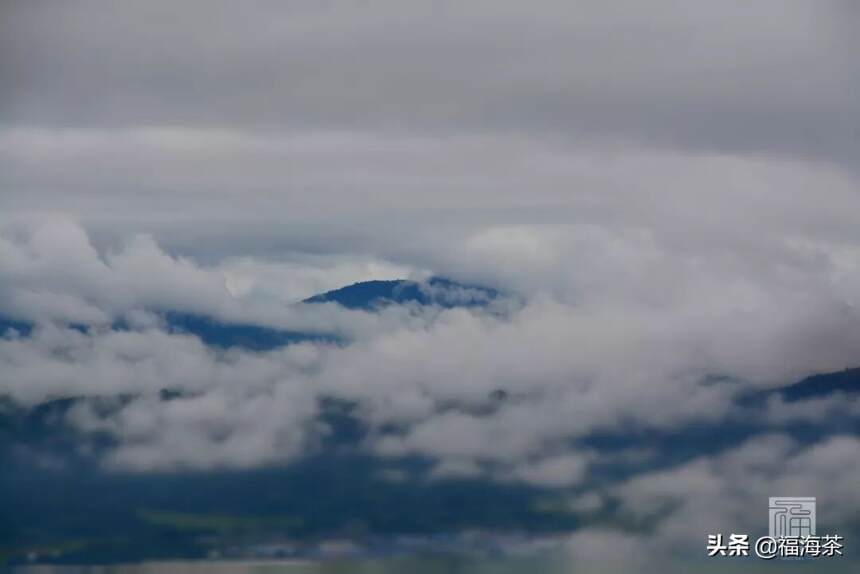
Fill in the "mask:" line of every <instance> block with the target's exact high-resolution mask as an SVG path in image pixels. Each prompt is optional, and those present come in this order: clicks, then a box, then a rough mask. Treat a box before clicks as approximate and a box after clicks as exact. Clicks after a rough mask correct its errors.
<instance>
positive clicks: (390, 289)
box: [303, 277, 499, 311]
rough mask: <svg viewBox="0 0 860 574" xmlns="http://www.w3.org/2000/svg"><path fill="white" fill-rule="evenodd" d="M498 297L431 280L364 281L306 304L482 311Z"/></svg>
mask: <svg viewBox="0 0 860 574" xmlns="http://www.w3.org/2000/svg"><path fill="white" fill-rule="evenodd" d="M498 297H499V292H498V291H496V290H495V289H490V288H488V287H481V286H477V285H465V284H462V283H458V282H456V281H452V280H451V279H446V278H444V277H431V278H430V279H428V280H426V281H420V282H419V281H411V280H408V279H394V280H391V281H362V282H359V283H354V284H352V285H348V286H346V287H341V288H340V289H335V290H333V291H327V292H325V293H322V294H320V295H314V296H313V297H310V298H308V299H305V300H304V301H303V302H304V303H337V304H339V305H341V306H342V307H346V308H347V309H360V310H364V311H373V310H376V309H379V308H382V307H385V306H387V305H407V304H416V305H436V306H439V307H444V308H446V309H450V308H452V307H481V306H484V305H487V304H488V303H490V302H492V301H493V300H494V299H497V298H498Z"/></svg>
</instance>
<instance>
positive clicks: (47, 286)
mask: <svg viewBox="0 0 860 574" xmlns="http://www.w3.org/2000/svg"><path fill="white" fill-rule="evenodd" d="M504 232H505V230H504V229H497V230H491V231H487V232H482V233H481V234H479V235H477V236H475V238H474V240H467V241H466V245H467V246H472V245H478V246H479V252H480V253H482V258H483V259H485V260H486V259H487V257H486V255H487V253H488V251H487V250H497V251H498V252H499V253H503V252H505V251H506V250H507V246H508V245H509V244H508V243H507V242H506V236H505V234H504ZM2 237H4V238H5V239H4V242H3V244H2V245H3V246H4V253H5V254H6V255H5V257H4V258H3V259H2V260H0V264H2V265H3V266H4V268H5V269H8V270H9V271H8V272H6V273H5V274H4V276H5V277H6V280H5V281H4V290H5V292H6V293H9V294H11V295H12V297H8V298H4V302H5V303H6V304H7V305H8V306H7V307H4V309H6V312H13V313H17V315H15V316H16V317H19V318H31V319H32V318H36V319H41V320H46V319H54V320H57V319H60V320H63V319H64V320H66V321H69V320H80V319H81V318H82V317H83V316H84V315H85V314H86V312H89V311H90V310H93V312H95V313H96V314H97V317H96V319H97V320H95V321H93V322H90V323H89V324H90V325H92V326H91V327H90V328H88V329H86V330H83V331H81V330H79V329H75V328H69V327H66V326H64V325H63V323H62V322H60V323H58V324H53V323H52V322H51V321H46V322H44V323H42V325H41V326H40V327H39V328H37V329H36V330H35V331H34V333H33V334H32V335H31V336H30V337H7V338H5V339H3V340H0V363H1V364H2V366H3V371H4V390H5V391H6V393H9V394H11V396H12V397H13V398H15V399H16V400H18V401H22V402H25V403H30V404H32V403H38V402H39V401H41V400H44V399H45V398H47V397H59V396H104V395H110V394H130V395H134V396H138V397H139V399H135V400H133V401H132V403H131V404H130V405H129V406H127V407H125V408H123V409H120V410H119V411H117V412H116V413H113V414H111V415H110V417H109V418H111V420H109V421H106V422H105V424H106V425H107V426H106V427H105V428H106V429H108V431H109V432H111V433H112V434H113V435H114V436H115V437H116V438H117V439H118V445H119V446H118V450H117V451H116V452H115V453H114V454H113V455H112V457H111V459H110V460H111V461H112V462H111V464H112V465H115V466H122V465H123V464H124V465H126V466H128V467H136V468H138V469H144V468H171V467H183V466H187V467H193V466H195V465H200V466H202V467H206V468H208V467H212V466H217V465H219V464H222V465H227V466H233V465H240V466H247V465H251V464H254V463H256V464H269V463H273V462H276V461H287V460H290V459H292V458H294V457H296V456H300V455H301V454H303V453H304V452H308V450H307V449H312V448H313V445H314V444H315V442H316V441H318V440H319V438H320V437H321V436H322V435H323V433H324V431H323V430H321V429H320V428H319V426H315V423H314V420H315V417H317V415H318V414H319V413H318V412H317V409H316V407H313V408H311V407H310V406H307V405H316V404H317V402H318V401H319V400H321V399H323V398H326V397H331V398H337V399H342V400H346V401H348V402H350V403H353V404H355V405H356V408H355V410H354V413H353V414H354V416H357V417H359V418H360V420H361V422H362V423H363V424H364V425H365V426H366V427H367V429H368V432H369V434H368V436H367V437H366V438H365V439H364V442H363V444H362V445H361V446H362V448H364V449H366V450H367V451H368V452H371V453H374V454H376V455H378V456H383V457H402V456H409V455H419V456H423V457H426V458H428V459H429V460H431V461H434V462H435V463H436V465H437V468H436V470H435V471H433V472H434V473H435V474H436V475H437V476H445V475H451V474H452V473H454V474H458V473H459V474H462V473H464V472H465V473H467V474H474V472H476V471H478V472H480V473H482V474H484V475H486V476H489V477H492V478H495V479H498V480H505V481H509V480H515V481H525V482H529V483H532V484H538V485H545V486H551V485H552V486H562V485H575V484H579V483H582V482H583V481H584V480H586V479H587V473H588V469H589V468H591V467H592V465H593V464H594V463H595V461H600V460H602V457H600V456H595V455H596V453H595V452H593V451H592V449H591V448H588V447H573V446H571V445H573V444H575V443H577V442H582V441H585V440H586V439H588V437H590V436H592V435H594V434H600V433H604V434H618V433H620V434H624V433H626V432H631V431H635V430H637V429H638V430H659V431H665V432H683V429H684V428H685V427H686V426H689V425H696V424H717V423H720V422H721V421H726V420H730V419H731V417H732V416H733V415H734V411H735V409H736V406H735V403H734V400H735V398H736V397H737V396H738V395H739V394H741V393H744V392H747V391H750V390H756V389H767V388H772V387H775V386H781V385H786V384H789V383H792V382H794V381H796V380H799V379H800V378H803V377H804V376H807V375H809V374H812V373H816V372H826V371H833V370H838V369H841V368H844V367H847V366H851V365H854V364H856V362H857V360H858V359H857V355H856V349H857V348H858V345H857V343H858V340H860V330H858V326H857V325H858V324H860V323H858V322H857V320H856V312H855V311H854V309H853V307H852V306H851V305H850V304H849V302H847V301H845V299H844V296H845V295H846V292H845V291H844V290H842V289H841V287H840V286H841V282H842V281H844V280H846V278H849V277H850V276H851V274H852V273H854V272H855V271H854V270H853V269H852V268H850V267H848V266H846V264H845V260H844V258H839V259H838V260H837V259H833V260H830V259H828V258H826V257H823V256H822V253H821V252H820V251H814V252H813V253H812V254H810V252H809V250H808V246H803V247H802V248H796V249H795V248H793V247H792V246H791V245H790V244H783V245H780V246H779V248H778V249H776V248H774V249H773V250H772V252H771V254H772V255H774V256H776V255H780V256H781V257H779V258H776V259H773V260H770V261H767V260H762V261H760V262H759V264H761V265H765V266H764V267H758V268H756V269H755V272H751V270H752V269H753V268H752V267H751V266H750V265H749V264H748V263H747V262H745V261H744V260H742V259H740V258H739V257H738V256H737V255H735V254H732V255H731V256H726V257H724V258H718V257H717V258H714V259H713V260H710V261H709V265H704V264H702V263H701V261H700V259H699V257H700V256H699V255H697V254H696V253H690V252H688V251H687V250H686V249H679V248H677V247H676V246H675V245H673V244H671V243H669V244H667V243H665V242H662V241H658V240H657V239H656V238H655V236H654V234H651V233H646V232H637V233H633V232H625V233H613V232H612V231H610V230H608V229H605V228H600V227H595V226H564V227H558V226H557V227H551V228H543V227H537V228H534V227H520V228H519V229H517V230H516V233H515V234H514V235H513V237H515V238H523V237H528V238H531V240H532V241H533V242H534V243H535V244H537V245H541V246H542V247H541V249H540V251H541V252H542V253H545V254H547V257H549V258H552V259H553V260H555V261H556V262H558V263H560V262H561V261H562V260H564V259H566V258H570V260H572V261H578V262H580V263H581V265H580V266H579V267H578V268H574V269H571V270H567V269H563V268H561V267H559V266H558V265H550V264H548V263H546V264H544V263H541V265H542V267H541V268H540V269H539V274H538V277H537V280H538V281H537V282H534V283H531V284H528V283H523V284H521V285H522V287H523V289H522V291H521V292H522V293H524V294H525V298H519V297H517V298H515V299H514V300H512V301H511V302H510V304H509V305H508V306H507V308H505V309H504V311H503V312H501V313H500V312H499V309H497V308H494V309H492V310H486V311H485V310H481V309H480V308H470V309H458V308H454V309H447V310H445V309H432V308H428V309H416V308H411V307H397V306H395V307H392V308H389V309H385V310H383V311H381V312H379V313H365V312H360V311H347V310H344V309H339V308H337V306H332V305H313V306H307V305H295V304H290V301H294V300H295V298H294V297H291V296H289V295H288V294H287V293H286V292H285V291H284V289H287V290H289V289H290V288H289V286H288V285H280V283H279V281H278V279H279V278H281V277H286V276H292V277H294V278H295V279H293V281H294V283H295V285H297V286H298V287H297V289H298V292H301V290H302V287H301V286H302V285H303V284H304V283H303V282H304V281H311V282H312V283H314V282H317V281H333V280H335V279H336V280H340V279H341V278H342V277H345V275H344V274H345V273H346V272H349V273H353V272H355V273H359V274H360V273H366V272H371V271H376V270H380V269H389V270H394V269H396V268H395V267H392V266H389V265H388V264H385V263H374V262H367V260H366V259H360V258H359V259H349V258H348V257H346V258H345V259H337V258H334V259H325V258H323V259H321V260H319V259H314V261H316V262H317V263H322V264H323V266H321V267H318V268H309V267H307V266H306V263H305V262H301V263H286V264H281V263H278V262H273V261H258V260H256V259H254V258H250V257H249V258H245V259H241V260H239V259H226V260H223V261H216V262H213V263H210V264H208V265H205V266H204V265H201V264H200V263H198V262H196V261H195V260H193V259H191V258H189V257H182V256H174V255H169V254H167V253H166V252H165V251H164V250H162V249H161V248H160V247H159V246H158V245H157V244H156V243H155V242H154V240H153V239H151V238H148V237H138V238H135V239H132V240H131V241H129V242H127V243H125V246H124V247H123V248H121V249H120V250H115V251H108V252H104V253H102V252H100V251H99V250H98V249H96V248H95V247H93V245H92V243H91V242H90V240H89V238H88V236H87V234H86V232H85V231H83V230H82V229H81V228H80V227H79V226H77V225H75V224H73V223H71V222H69V221H68V220H66V219H62V218H60V219H49V220H47V221H42V222H39V223H36V224H34V225H26V224H16V225H12V226H11V227H9V228H8V231H7V232H6V233H5V234H4V235H3V236H2ZM488 238H490V239H488ZM494 238H501V240H500V241H496V240H495V239H494ZM518 242H519V243H522V242H521V241H519V239H518ZM468 248H470V247H467V251H465V253H468ZM462 253H464V252H463V251H461V252H459V253H458V254H455V255H453V257H455V258H456V257H458V256H461V255H462ZM751 256H752V257H753V258H755V257H756V254H752V255H751ZM515 257H516V252H515V251H514V252H513V255H512V259H511V260H510V262H511V263H512V264H513V263H514V262H516V259H515ZM333 261H334V262H337V263H336V264H332V262H333ZM362 261H364V263H362ZM490 264H491V265H493V263H492V262H490ZM543 265H545V267H544V266H543ZM303 276H304V277H307V279H302V277H303ZM324 277H327V278H326V279H323V278H324ZM239 278H241V279H239ZM540 281H545V283H544V284H543V285H544V286H543V287H542V286H541V283H540ZM850 281H853V279H850ZM850 281H849V283H850ZM500 283H503V281H500ZM231 285H232V288H231V287H230V286H231ZM31 293H36V294H39V293H45V294H48V295H49V296H48V297H47V298H46V300H51V301H68V306H69V309H61V311H63V312H62V313H59V314H57V313H58V311H57V308H56V305H54V306H50V305H43V304H40V301H41V300H38V299H33V300H32V301H31V306H30V307H24V306H22V305H21V301H25V300H26V297H25V296H29V294H31ZM728 295H731V296H728ZM168 310H179V311H186V312H197V313H204V314H207V315H211V316H215V317H220V318H222V319H224V320H233V321H239V322H243V323H250V324H262V325H272V326H277V327H281V328H286V329H290V330H303V329H312V330H313V329H316V330H318V331H319V330H322V332H326V330H328V332H334V333H339V334H342V335H345V336H346V338H345V341H346V342H347V343H348V344H345V345H338V346H332V345H329V344H312V343H306V344H302V345H298V346H290V347H287V348H285V349H282V350H278V351H273V352H269V353H256V352H249V351H242V350H239V349H233V350H230V351H226V352H225V351H221V350H217V349H211V348H207V347H206V346H205V345H203V344H202V343H201V342H200V341H199V340H197V339H196V338H194V337H189V336H185V335H179V334H175V333H171V332H168V331H166V330H165V327H164V325H163V323H162V322H161V320H160V319H159V316H158V315H154V314H153V311H168ZM117 318H124V319H125V320H126V322H127V323H128V324H129V327H130V330H115V329H114V328H113V326H112V322H111V321H112V320H115V319H117ZM714 377H719V378H721V380H723V381H727V382H723V383H714V382H712V380H713V378H714ZM164 388H168V389H174V390H179V391H183V392H185V393H187V394H188V395H187V396H184V397H180V398H177V399H175V400H173V401H169V402H164V403H163V402H162V401H159V400H158V399H157V395H158V393H159V391H160V390H161V389H164ZM237 389H242V391H241V392H240V391H237ZM245 392H248V393H250V394H245ZM284 393H285V394H284ZM282 394H284V396H288V397H289V401H287V400H285V401H284V402H283V405H282V407H278V406H277V405H280V404H281V403H280V402H278V401H274V400H273V403H272V405H271V406H272V409H276V408H283V409H285V410H284V416H279V415H278V414H277V412H278V411H277V410H259V409H258V408H257V407H252V406H249V407H248V408H247V409H245V408H244V402H246V401H247V402H248V403H249V405H253V404H257V401H262V400H263V399H262V398H261V397H263V396H272V397H278V396H281V395H282ZM196 404H199V405H200V408H201V409H202V410H203V411H204V412H206V413H208V415H207V417H208V418H207V420H209V419H211V421H212V422H211V426H215V427H218V428H219V431H218V432H217V433H214V434H212V433H210V430H209V426H206V425H203V426H196V425H195V424H190V425H185V424H184V423H183V422H182V420H181V419H182V417H185V416H189V417H190V418H192V419H193V417H191V416H190V415H189V414H188V413H192V412H194V409H195V408H196V407H194V406H193V405H196ZM212 405H220V406H221V407H222V409H221V410H210V407H212ZM302 405H304V406H302ZM293 406H297V407H299V411H298V413H299V414H297V415H295V416H293V415H291V414H290V413H292V412H293V410H292V409H293ZM767 408H768V410H767V411H766V413H765V414H766V415H767V418H765V419H762V420H766V421H768V424H770V425H772V426H773V427H774V428H780V427H781V426H784V425H785V423H786V420H788V419H791V420H810V421H816V420H821V416H822V414H821V413H822V409H825V411H826V412H829V413H837V414H840V416H843V417H850V416H853V415H852V413H853V410H850V409H847V410H846V409H844V408H840V409H836V410H834V408H835V407H825V406H822V405H819V404H818V403H817V402H804V403H803V404H798V405H792V406H791V407H790V408H788V409H783V408H780V407H779V405H777V404H769V405H768V407H767ZM143 413H148V414H147V416H146V417H144V416H143ZM240 413H246V414H247V415H248V419H247V420H246V419H245V418H244V417H239V416H238V415H239V414H240ZM254 417H262V418H260V422H259V424H257V425H256V426H255V425H253V424H251V422H250V421H251V420H253V418H254ZM265 417H272V418H273V419H277V421H278V422H277V423H275V422H272V423H271V424H269V423H268V422H267V421H264V420H263V418H265ZM786 417H788V419H787V418H786ZM174 419H175V420H174ZM219 419H220V423H217V424H216V422H215V421H217V420H219ZM139 420H149V421H160V422H158V423H157V424H156V423H155V422H152V424H151V425H150V427H148V428H149V434H145V433H144V434H140V433H138V432H131V431H129V430H128V429H127V425H129V424H132V422H133V421H139ZM219 425H220V426H219ZM132 426H133V425H132ZM83 428H87V427H86V426H84V427H83ZM254 428H255V429H256V432H253V433H252V432H250V431H249V430H248V429H254ZM392 429H395V431H396V432H392ZM174 435H176V437H174ZM178 435H182V438H181V440H180V438H178ZM284 436H289V437H291V438H290V441H288V443H284V440H285V439H283V437H284ZM225 437H230V438H229V440H228V439H226V438H225ZM243 441H247V442H248V445H249V446H248V448H249V449H250V450H249V451H247V452H246V453H245V454H240V451H241V444H242V442H243ZM192 444H193V445H194V446H193V448H194V449H195V450H196V451H199V452H198V454H197V455H195V456H190V455H188V456H185V457H184V462H183V455H182V453H184V452H185V451H184V450H175V449H183V448H189V449H190V448H192V447H191V446H190V445H192ZM285 444H288V447H287V446H284V445H285ZM183 445H185V446H183ZM282 447H283V448H282ZM252 452H256V453H258V455H256V456H254V455H252V454H251V453H252ZM134 453H139V456H138V455H136V454H134ZM159 453H161V455H163V456H159ZM279 457H281V458H279ZM134 460H138V461H139V462H138V463H133V461H134Z"/></svg>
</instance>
